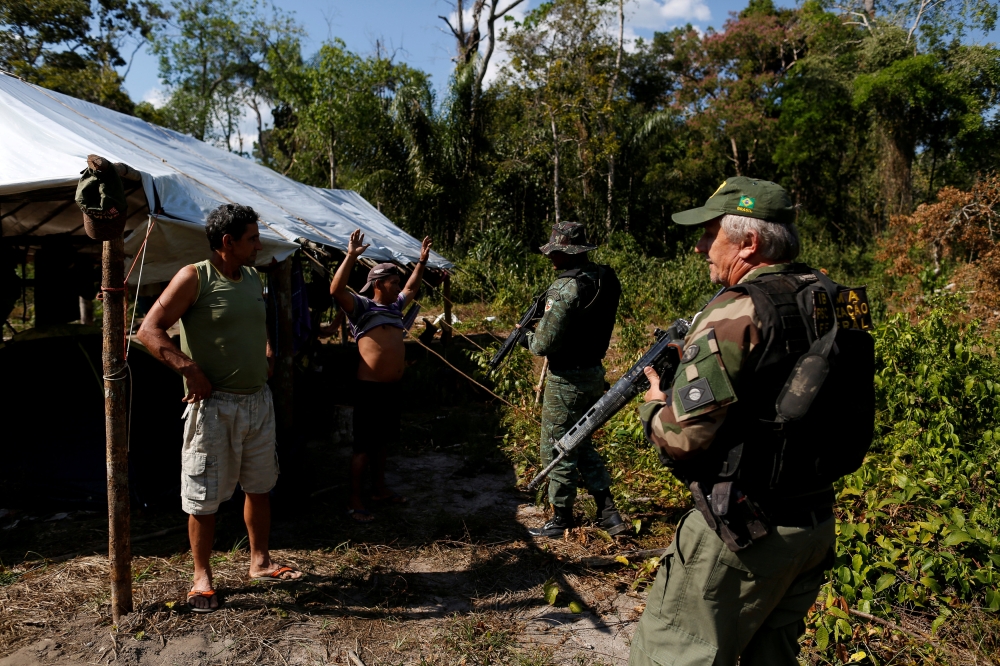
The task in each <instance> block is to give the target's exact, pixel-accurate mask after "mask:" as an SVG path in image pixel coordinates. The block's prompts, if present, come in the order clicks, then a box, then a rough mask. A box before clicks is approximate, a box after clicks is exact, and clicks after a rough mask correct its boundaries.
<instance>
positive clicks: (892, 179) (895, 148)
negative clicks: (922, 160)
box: [879, 129, 913, 215]
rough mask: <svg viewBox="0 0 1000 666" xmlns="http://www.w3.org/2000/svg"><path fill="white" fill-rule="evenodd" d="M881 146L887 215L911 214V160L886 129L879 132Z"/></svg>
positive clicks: (883, 193) (904, 149) (883, 188)
mask: <svg viewBox="0 0 1000 666" xmlns="http://www.w3.org/2000/svg"><path fill="white" fill-rule="evenodd" d="M879 134H880V139H881V141H880V143H881V144H882V164H881V167H882V169H881V171H882V196H883V198H884V199H885V202H886V213H887V214H889V215H908V214H909V213H911V212H913V189H912V185H913V183H912V182H911V181H912V178H911V167H910V165H911V160H912V157H910V156H909V155H908V153H910V151H908V150H907V149H906V148H905V147H904V146H901V145H900V142H899V141H897V140H896V139H895V138H894V137H893V136H892V134H891V133H890V132H889V130H887V129H882V130H881V131H880V132H879Z"/></svg>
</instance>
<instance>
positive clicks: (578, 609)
mask: <svg viewBox="0 0 1000 666" xmlns="http://www.w3.org/2000/svg"><path fill="white" fill-rule="evenodd" d="M569 609H570V611H572V612H574V613H582V612H583V604H581V603H580V602H579V601H571V602H569Z"/></svg>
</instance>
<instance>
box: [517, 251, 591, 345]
mask: <svg viewBox="0 0 1000 666" xmlns="http://www.w3.org/2000/svg"><path fill="white" fill-rule="evenodd" d="M582 272H583V273H585V274H587V275H590V276H591V278H593V279H597V272H598V267H597V264H594V263H590V264H587V265H586V266H585V267H584V268H583V271H582ZM580 305H581V304H580V287H579V283H578V282H577V280H575V279H574V278H570V277H565V278H559V279H558V280H556V281H555V282H553V283H552V284H551V285H550V286H549V289H548V292H547V293H546V298H545V312H544V313H542V318H541V320H540V321H539V322H538V325H537V326H536V327H535V330H534V332H528V334H527V339H528V349H529V350H531V353H532V354H534V355H535V356H549V355H551V354H553V353H554V352H558V351H560V349H561V348H562V345H563V344H564V342H565V340H566V336H567V335H569V334H570V332H569V329H570V325H569V324H570V321H569V320H570V313H571V312H572V311H573V310H574V309H576V308H578V307H580Z"/></svg>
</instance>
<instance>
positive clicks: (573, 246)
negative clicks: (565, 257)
mask: <svg viewBox="0 0 1000 666" xmlns="http://www.w3.org/2000/svg"><path fill="white" fill-rule="evenodd" d="M538 249H539V250H541V251H542V254H549V253H550V252H565V253H566V254H581V253H583V252H590V251H591V250H596V249H597V246H596V245H591V244H590V243H588V242H587V234H586V232H585V231H584V229H583V225H582V224H580V223H579V222H560V223H559V224H554V225H552V235H551V236H549V242H548V243H546V244H545V245H543V246H541V247H540V248H538Z"/></svg>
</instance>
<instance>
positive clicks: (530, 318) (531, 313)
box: [490, 291, 548, 372]
mask: <svg viewBox="0 0 1000 666" xmlns="http://www.w3.org/2000/svg"><path fill="white" fill-rule="evenodd" d="M547 293H548V292H547V291H546V292H543V293H542V295H541V296H538V297H536V298H535V300H534V302H533V303H532V304H531V305H530V306H528V309H527V310H525V311H524V314H523V315H521V320H520V321H519V322H517V327H516V328H514V330H513V331H511V332H510V335H508V336H507V339H506V340H504V341H503V344H502V345H500V349H498V350H497V353H496V354H494V355H493V358H491V359H490V372H493V371H494V370H496V369H497V368H499V367H500V364H501V363H503V360H504V359H505V358H507V354H509V353H510V350H511V349H513V348H514V345H516V344H519V343H520V342H521V340H523V339H524V335H525V333H527V332H528V331H530V330H531V329H532V328H534V326H535V323H536V322H537V321H538V320H539V319H541V318H542V314H544V312H545V295H546V294H547Z"/></svg>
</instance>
